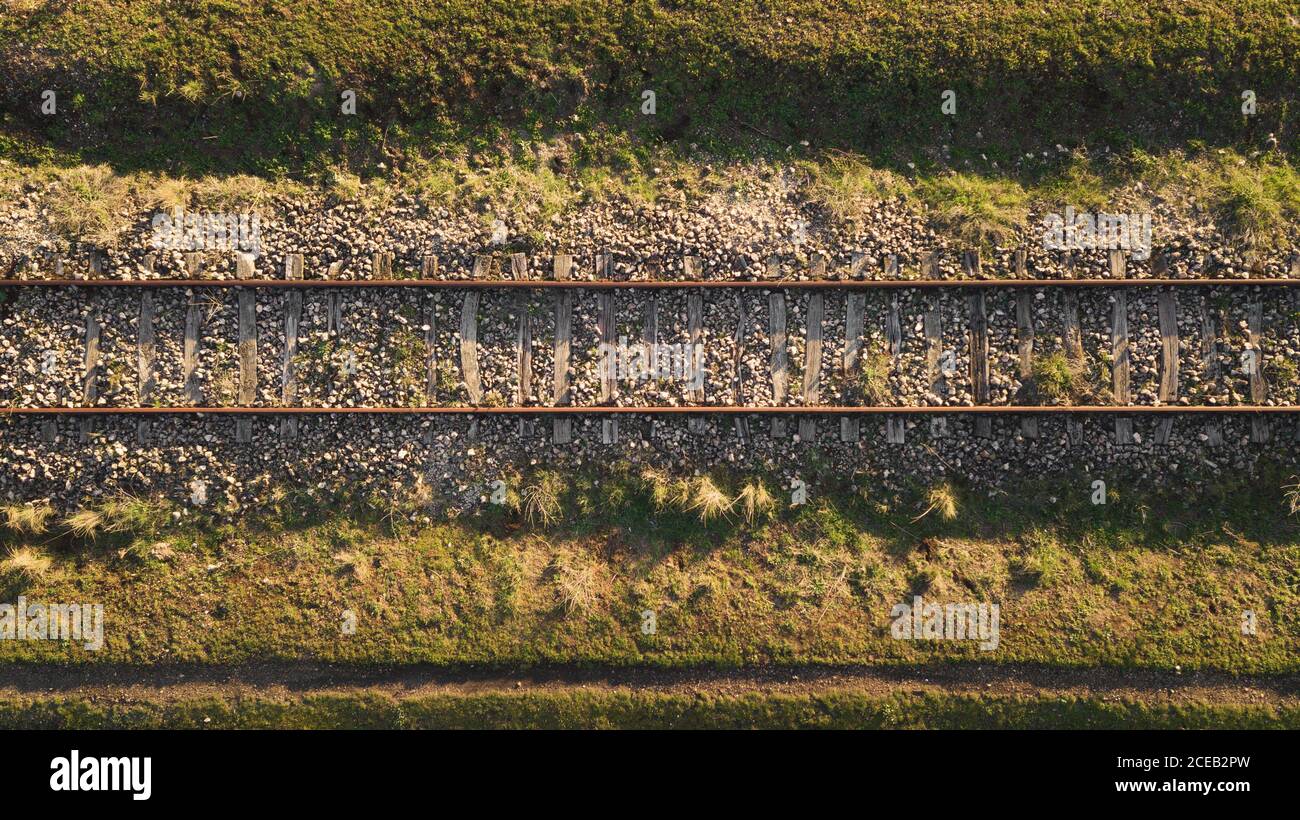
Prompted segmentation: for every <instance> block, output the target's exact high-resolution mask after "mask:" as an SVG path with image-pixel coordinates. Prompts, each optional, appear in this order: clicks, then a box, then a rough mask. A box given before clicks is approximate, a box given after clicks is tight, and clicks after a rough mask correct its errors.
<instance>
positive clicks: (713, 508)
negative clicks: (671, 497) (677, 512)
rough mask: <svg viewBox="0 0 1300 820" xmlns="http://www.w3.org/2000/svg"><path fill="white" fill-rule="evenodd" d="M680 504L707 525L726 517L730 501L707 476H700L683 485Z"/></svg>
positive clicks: (729, 508)
mask: <svg viewBox="0 0 1300 820" xmlns="http://www.w3.org/2000/svg"><path fill="white" fill-rule="evenodd" d="M682 504H683V507H684V508H685V509H687V510H690V511H692V512H694V513H696V514H697V515H698V516H699V517H700V521H701V522H703V523H705V524H707V523H709V522H710V521H713V520H715V519H718V518H722V517H723V516H725V515H727V513H728V512H729V511H730V510H731V505H732V501H731V499H729V498H727V494H726V493H724V492H723V491H722V490H721V489H720V488H719V487H718V485H717V483H716V482H714V481H713V479H712V478H709V477H708V476H700V477H698V478H696V479H695V480H694V481H692V482H690V483H689V484H687V485H685V488H684V491H683V494H682Z"/></svg>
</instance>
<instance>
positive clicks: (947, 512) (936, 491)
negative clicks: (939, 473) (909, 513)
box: [912, 481, 957, 523]
mask: <svg viewBox="0 0 1300 820" xmlns="http://www.w3.org/2000/svg"><path fill="white" fill-rule="evenodd" d="M925 501H926V503H927V504H929V506H928V507H926V508H925V510H923V511H922V512H921V514H920V515H918V516H917V517H916V518H913V519H912V521H913V523H915V522H917V521H920V520H921V519H922V518H925V517H926V516H927V515H929V514H930V513H932V512H937V513H938V514H939V517H940V518H942V519H943V520H944V521H952V520H953V519H954V518H956V517H957V490H956V488H954V487H953V486H952V484H950V483H948V482H947V481H943V482H940V483H938V484H935V485H934V486H932V487H931V488H930V489H928V490H926V492H925Z"/></svg>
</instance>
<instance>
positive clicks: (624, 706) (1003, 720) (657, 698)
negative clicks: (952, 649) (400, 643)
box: [0, 690, 1300, 729]
mask: <svg viewBox="0 0 1300 820" xmlns="http://www.w3.org/2000/svg"><path fill="white" fill-rule="evenodd" d="M0 727H3V728H7V729H35V728H44V729H104V728H135V729H143V728H153V729H162V728H169V729H182V728H187V729H268V728H276V729H312V728H319V729H328V728H353V729H452V728H456V729H585V728H606V729H670V728H671V729H800V728H822V729H1013V728H1019V729H1294V728H1298V727H1300V707H1297V706H1294V705H1293V706H1286V707H1280V708H1279V707H1272V706H1264V705H1258V704H1199V703H1192V704H1164V703H1144V702H1141V701H1130V700H1125V699H1100V698H1080V697H1056V696H1042V695H1039V696H1034V695H1025V696H996V695H950V694H944V693H934V692H930V693H924V694H895V695H891V696H886V697H878V696H872V695H864V694H861V693H858V692H853V691H836V690H828V691H826V692H821V693H817V694H766V693H747V694H739V695H729V694H716V693H709V692H696V693H692V694H665V693H657V692H644V691H627V690H623V691H613V692H604V691H595V692H593V691H583V692H529V693H514V692H477V693H466V694H457V695H423V696H410V695H389V694H376V693H371V692H366V691H360V692H334V693H325V694H307V695H302V694H289V695H283V696H275V695H268V694H250V695H240V696H237V697H223V696H219V695H218V696H198V697H193V698H182V699H179V700H166V699H153V698H148V697H144V698H138V699H121V700H114V701H111V702H109V701H105V700H100V699H96V698H86V699H83V698H77V697H62V696H40V697H17V698H6V699H5V701H4V702H3V703H2V704H0Z"/></svg>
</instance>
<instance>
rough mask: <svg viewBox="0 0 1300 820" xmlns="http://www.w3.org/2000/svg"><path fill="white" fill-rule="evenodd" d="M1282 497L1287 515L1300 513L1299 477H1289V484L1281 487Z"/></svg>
mask: <svg viewBox="0 0 1300 820" xmlns="http://www.w3.org/2000/svg"><path fill="white" fill-rule="evenodd" d="M1282 497H1283V498H1284V499H1286V510H1287V512H1288V513H1290V514H1291V515H1295V514H1296V513H1300V477H1297V476H1291V483H1290V484H1283V485H1282Z"/></svg>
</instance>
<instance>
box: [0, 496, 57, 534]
mask: <svg viewBox="0 0 1300 820" xmlns="http://www.w3.org/2000/svg"><path fill="white" fill-rule="evenodd" d="M3 513H4V518H5V526H7V527H8V528H9V529H11V530H13V531H14V532H26V533H31V534H32V535H39V534H40V533H43V532H45V528H46V527H47V526H48V525H49V521H50V518H52V517H53V516H54V508H52V507H51V506H50V503H49V502H48V501H40V502H37V503H35V504H8V505H6V506H5V507H3Z"/></svg>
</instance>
